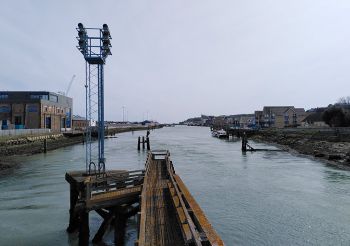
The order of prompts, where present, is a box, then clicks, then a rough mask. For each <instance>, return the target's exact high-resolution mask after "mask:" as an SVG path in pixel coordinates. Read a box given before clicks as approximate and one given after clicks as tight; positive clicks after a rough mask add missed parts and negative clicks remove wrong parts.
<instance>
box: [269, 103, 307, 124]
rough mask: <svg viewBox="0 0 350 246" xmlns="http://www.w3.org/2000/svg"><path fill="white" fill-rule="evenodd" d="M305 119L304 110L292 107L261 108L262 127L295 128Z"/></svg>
mask: <svg viewBox="0 0 350 246" xmlns="http://www.w3.org/2000/svg"><path fill="white" fill-rule="evenodd" d="M305 117H306V113H305V110H304V109H303V108H295V107H294V106H265V107H264V108H263V122H264V124H263V126H264V127H276V128H284V127H297V126H298V125H300V124H301V122H302V120H303V119H304V118H305Z"/></svg>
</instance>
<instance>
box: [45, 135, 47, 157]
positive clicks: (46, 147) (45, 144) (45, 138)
mask: <svg viewBox="0 0 350 246" xmlns="http://www.w3.org/2000/svg"><path fill="white" fill-rule="evenodd" d="M46 152H47V139H46V138H45V139H44V153H46Z"/></svg>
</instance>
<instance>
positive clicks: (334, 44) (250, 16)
mask: <svg viewBox="0 0 350 246" xmlns="http://www.w3.org/2000/svg"><path fill="white" fill-rule="evenodd" d="M49 2H50V3H49ZM79 22H82V23H83V24H84V25H85V26H87V27H99V26H102V24H103V23H107V24H108V25H109V27H110V30H111V35H112V37H113V40H112V45H113V47H112V53H113V55H112V56H110V57H108V60H107V64H106V66H105V90H106V95H105V106H106V109H105V114H106V116H105V118H106V119H107V120H121V119H122V106H125V107H126V110H127V111H128V119H129V120H142V119H143V118H146V115H147V112H148V115H149V118H150V119H154V120H158V121H160V122H178V121H181V120H185V119H186V118H189V117H192V116H199V115H200V114H208V115H220V114H238V113H252V112H254V110H258V109H261V108H262V107H263V106H264V105H269V106H272V105H294V106H296V107H305V108H306V109H307V108H311V107H317V106H326V105H328V104H329V103H333V102H335V101H336V100H337V99H338V98H339V97H341V96H349V95H350V86H349V81H350V1H349V0H344V1H341V0H329V1H323V0H314V1H308V0H290V1H283V0H274V1H264V0H247V1H243V0H241V1H238V0H227V1H218V0H215V1H214V0H212V1H205V0H198V1H192V0H184V1H180V0H176V1H164V0H159V1H143V0H142V1H141V0H140V1H131V0H123V1H121V0H119V1H116V0H114V1H86V0H85V1H68V0H67V1H41V0H37V1H3V2H2V3H1V8H0V35H1V39H0V53H1V56H2V57H1V60H0V63H1V66H0V90H49V91H53V92H57V91H65V90H66V89H67V87H68V84H69V81H70V79H71V78H72V76H73V75H74V74H75V75H76V79H75V81H74V83H73V85H72V88H71V90H70V92H69V96H71V97H73V99H74V114H81V115H83V114H84V112H85V110H84V102H85V101H84V98H85V94H84V93H85V89H84V81H85V78H84V76H85V70H84V69H85V66H84V60H83V57H82V55H81V53H80V52H79V51H78V50H77V49H76V47H75V46H76V45H77V40H76V39H75V36H76V35H77V33H76V30H75V27H76V26H77V24H78V23H79Z"/></svg>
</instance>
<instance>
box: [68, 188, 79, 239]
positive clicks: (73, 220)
mask: <svg viewBox="0 0 350 246" xmlns="http://www.w3.org/2000/svg"><path fill="white" fill-rule="evenodd" d="M78 196H79V191H78V189H77V187H76V184H75V183H71V184H70V208H69V225H68V227H67V232H68V233H73V232H75V231H76V230H78V228H79V216H78V214H77V213H76V212H75V205H76V203H77V201H78Z"/></svg>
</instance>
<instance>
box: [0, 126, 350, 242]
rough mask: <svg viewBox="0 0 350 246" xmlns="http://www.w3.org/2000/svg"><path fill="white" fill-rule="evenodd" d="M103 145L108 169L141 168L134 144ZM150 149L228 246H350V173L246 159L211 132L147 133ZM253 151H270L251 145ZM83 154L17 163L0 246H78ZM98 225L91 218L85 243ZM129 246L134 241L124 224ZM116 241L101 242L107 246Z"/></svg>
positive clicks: (124, 138) (3, 190)
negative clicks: (72, 201)
mask: <svg viewBox="0 0 350 246" xmlns="http://www.w3.org/2000/svg"><path fill="white" fill-rule="evenodd" d="M139 135H145V132H134V133H131V132H128V133H123V134H119V135H118V138H111V139H106V142H105V145H106V146H105V147H106V158H107V169H130V170H132V169H140V168H143V166H144V162H145V158H146V152H143V151H140V152H138V151H137V149H136V147H137V145H136V144H137V137H138V136H139ZM150 137H151V147H152V149H168V150H169V151H170V153H171V158H172V160H173V163H174V167H175V170H176V172H177V173H178V174H180V176H181V178H182V179H183V180H184V182H185V184H186V185H187V187H188V188H189V190H190V191H191V193H192V195H193V196H194V197H195V199H196V200H197V202H198V203H199V204H200V206H201V207H202V209H203V210H204V212H205V213H206V215H207V217H208V218H209V220H210V222H211V223H212V224H213V226H214V228H215V229H216V230H217V232H218V233H219V235H220V236H221V237H222V239H223V240H224V241H225V244H226V245H350V233H349V231H350V219H349V218H350V172H349V171H345V170H339V169H336V168H333V167H330V166H328V165H326V164H324V163H321V162H318V161H314V160H311V159H308V158H305V157H300V156H295V155H292V154H289V153H287V152H256V153H247V154H242V152H241V150H240V142H239V141H225V140H219V139H216V138H213V137H211V135H210V131H209V128H203V127H185V126H178V127H169V128H163V129H157V130H155V131H152V132H151V135H150ZM250 144H251V145H253V146H255V147H259V148H274V147H273V146H269V145H265V144H262V143H254V142H250ZM84 151H85V150H84V146H83V145H80V144H79V145H75V146H70V147H66V148H62V149H58V150H54V151H51V152H48V153H47V154H37V155H33V156H25V157H18V158H16V161H17V162H18V163H20V166H19V167H18V168H16V169H14V170H12V172H11V173H10V174H7V175H3V176H1V177H0V245H76V244H77V237H76V236H77V235H76V234H74V235H68V234H67V233H66V232H65V229H66V227H67V225H68V209H69V187H68V184H67V183H66V182H65V180H64V175H65V172H67V171H70V170H77V169H84V168H85V164H84V153H85V152H84ZM100 222H101V219H100V218H99V216H97V215H94V214H93V213H92V216H91V217H90V231H91V233H90V234H91V236H93V235H94V233H95V232H96V231H97V229H98V226H99V224H100ZM128 223H129V226H128V229H127V238H126V239H127V242H126V245H133V242H134V240H135V238H136V230H135V228H136V220H135V218H130V219H129V222H128ZM112 234H113V233H112V232H109V233H108V234H107V235H106V237H105V243H106V244H107V245H113V235H112Z"/></svg>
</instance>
